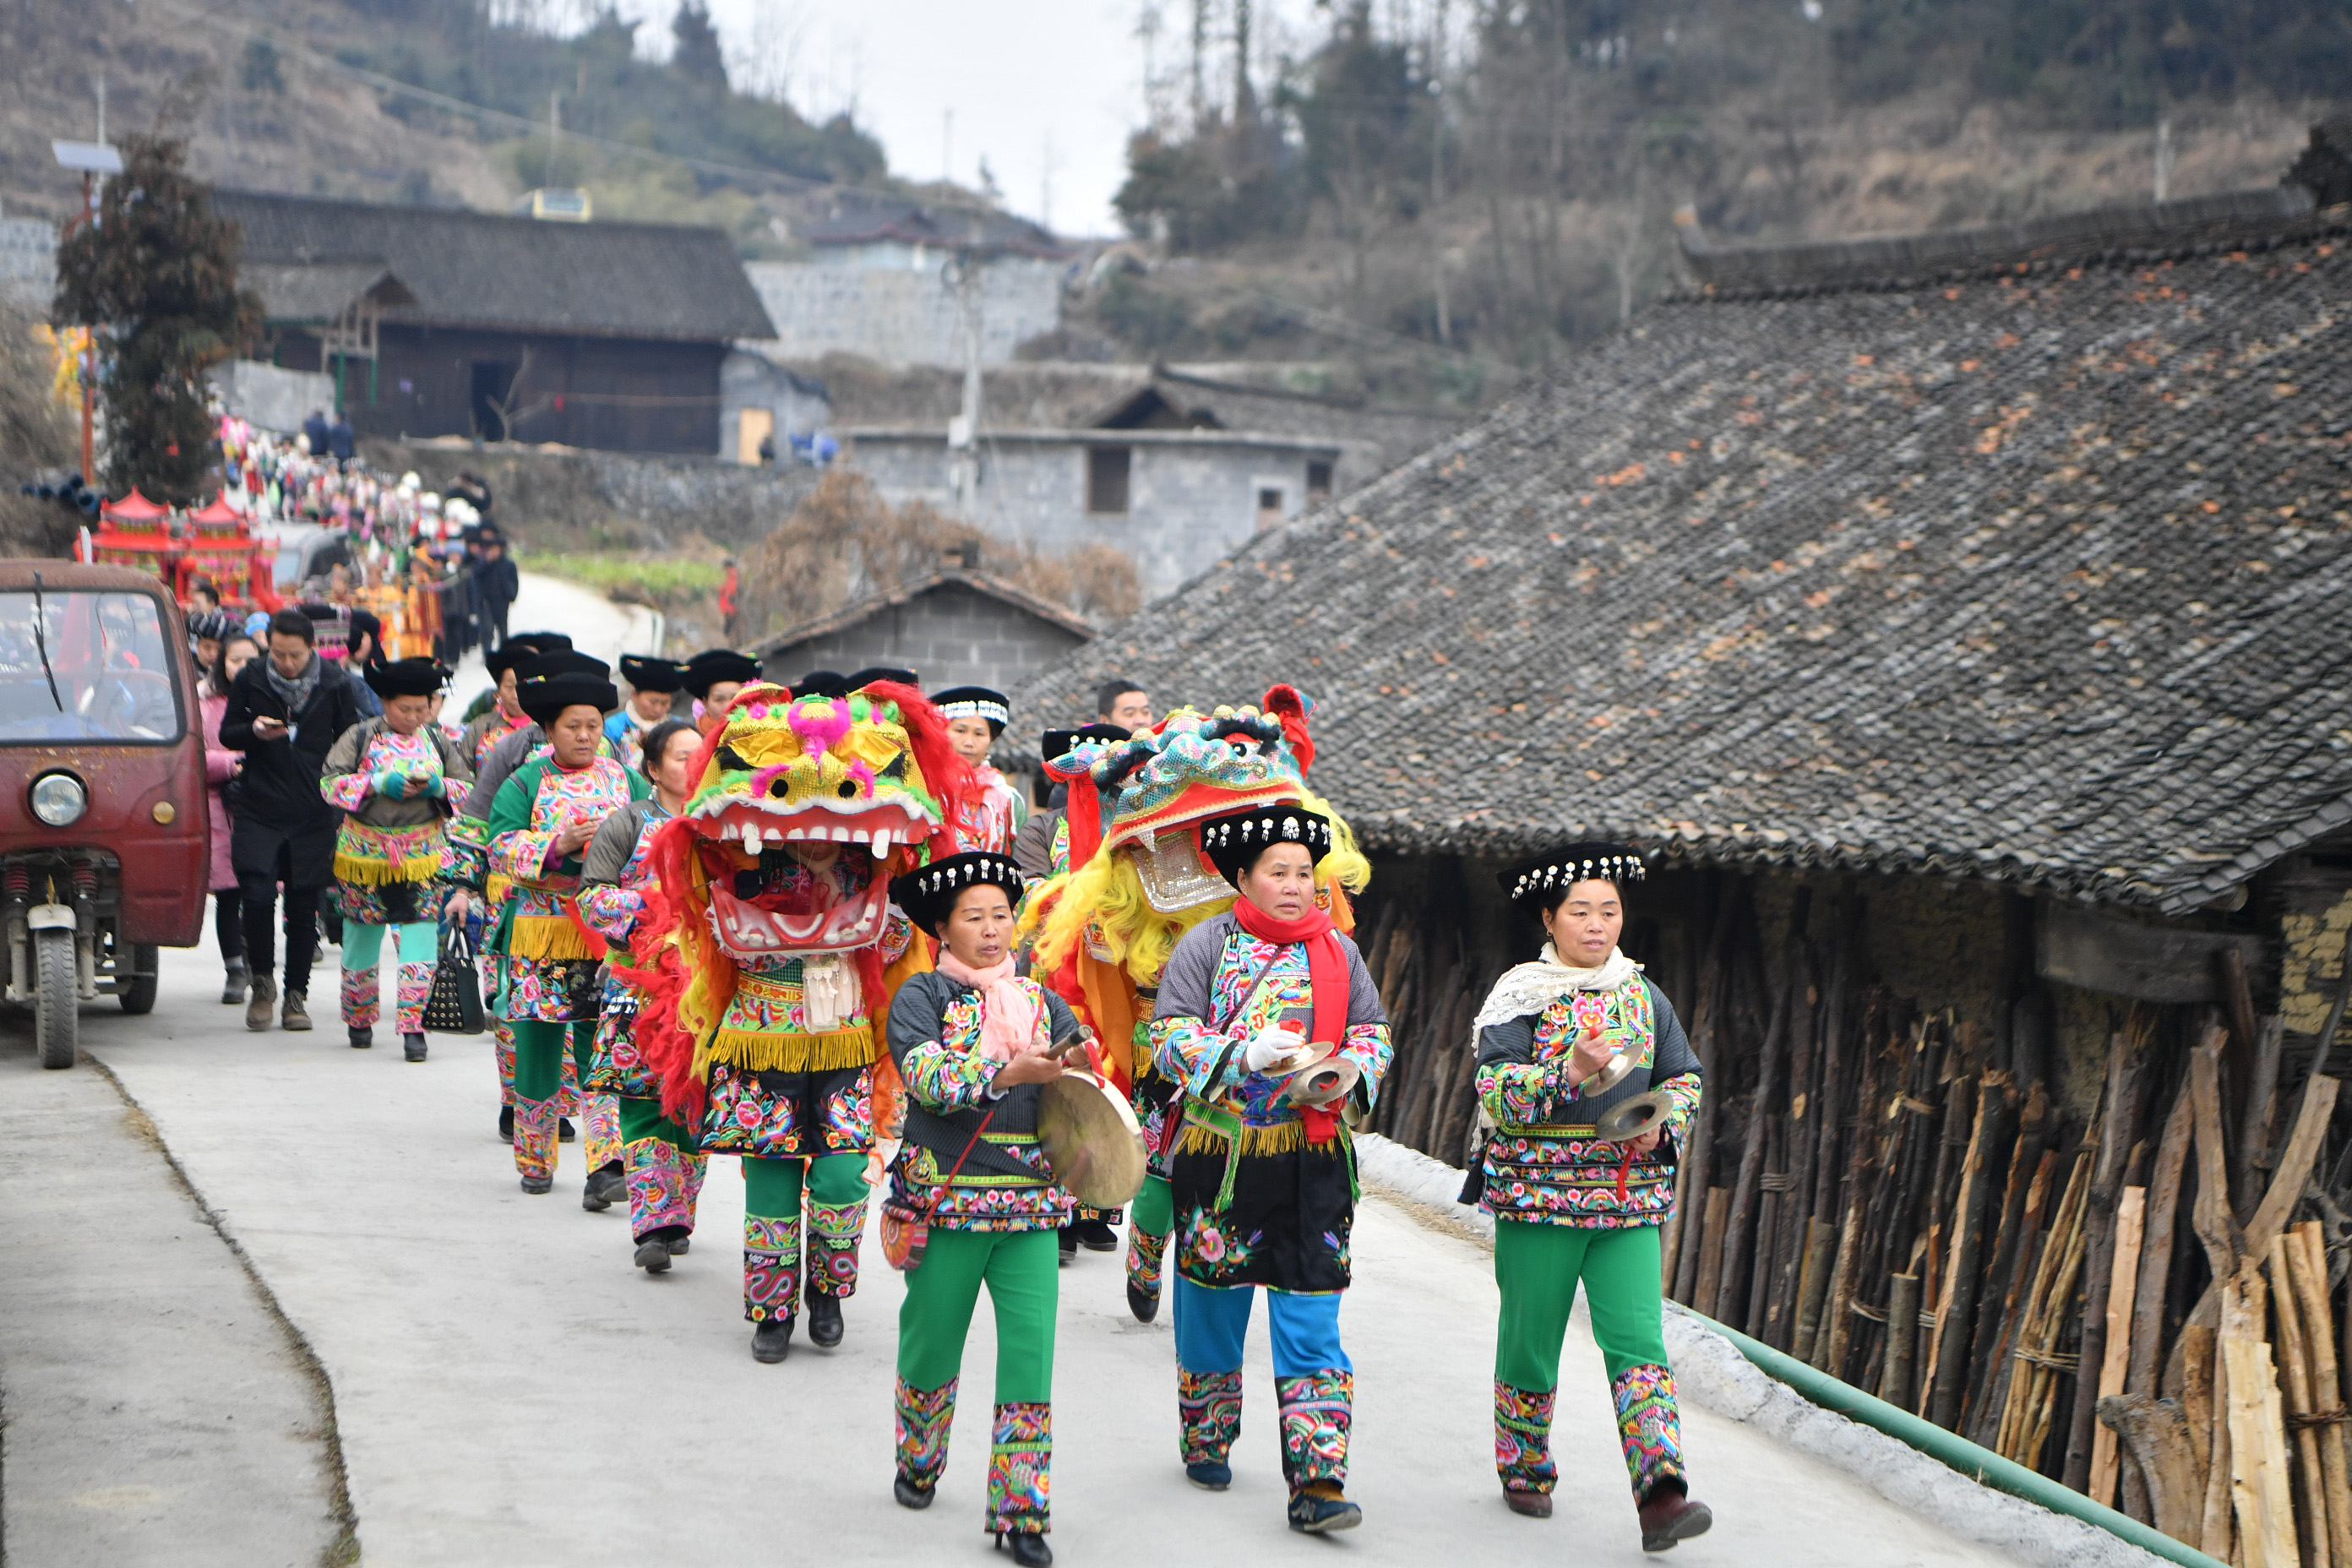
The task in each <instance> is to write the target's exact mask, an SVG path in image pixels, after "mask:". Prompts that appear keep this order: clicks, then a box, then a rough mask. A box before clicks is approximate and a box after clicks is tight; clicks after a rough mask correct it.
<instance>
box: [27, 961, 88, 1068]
mask: <svg viewBox="0 0 2352 1568" xmlns="http://www.w3.org/2000/svg"><path fill="white" fill-rule="evenodd" d="M33 984H34V986H35V991H34V1000H33V1034H34V1036H35V1037H36V1038H37V1039H38V1040H39V1041H40V1042H41V1065H42V1066H43V1067H45V1068H69V1067H71V1066H73V1065H74V1052H75V1050H76V1049H77V1048H78V1046H79V1033H80V1020H79V1018H78V1017H76V1016H75V1014H74V933H73V932H71V931H35V932H34V933H33Z"/></svg>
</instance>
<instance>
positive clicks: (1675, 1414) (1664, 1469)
mask: <svg viewBox="0 0 2352 1568" xmlns="http://www.w3.org/2000/svg"><path fill="white" fill-rule="evenodd" d="M1609 1392H1610V1394H1611V1395H1612V1397H1613V1398H1614V1399H1615V1401H1616V1405H1617V1436H1618V1438H1619V1440H1620V1441H1622V1443H1623V1444H1624V1445H1625V1469H1626V1472H1627V1474H1629V1475H1630V1476H1632V1477H1633V1500H1634V1501H1635V1502H1643V1501H1646V1500H1648V1499H1649V1496H1650V1493H1651V1492H1652V1491H1653V1490H1654V1489H1656V1488H1657V1486H1658V1483H1659V1482H1661V1481H1668V1480H1672V1481H1680V1480H1681V1479H1683V1426H1682V1415H1681V1412H1680V1410H1679V1408H1678V1407H1677V1406H1676V1405H1675V1374H1674V1371H1673V1369H1672V1368H1670V1367H1663V1366H1658V1365H1655V1364H1647V1365H1643V1366H1630V1367H1627V1368H1626V1369H1625V1370H1624V1371H1623V1372H1622V1373H1618V1374H1617V1375H1616V1376H1615V1377H1613V1378H1612V1379H1610V1380H1609Z"/></svg>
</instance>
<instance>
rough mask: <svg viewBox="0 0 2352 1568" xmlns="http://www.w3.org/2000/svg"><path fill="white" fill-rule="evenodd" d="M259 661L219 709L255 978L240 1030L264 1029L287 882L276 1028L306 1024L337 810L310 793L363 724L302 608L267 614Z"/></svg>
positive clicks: (273, 993)
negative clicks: (342, 742)
mask: <svg viewBox="0 0 2352 1568" xmlns="http://www.w3.org/2000/svg"><path fill="white" fill-rule="evenodd" d="M268 637H269V647H268V655H267V657H265V658H257V659H255V660H254V661H253V662H252V663H250V664H248V665H247V666H246V667H245V668H244V669H243V670H242V671H240V672H239V673H238V675H237V678H236V680H234V681H232V682H231V683H230V685H229V689H228V706H227V707H226V708H225V709H223V710H222V711H221V726H220V737H221V744H222V745H223V746H224V747H226V748H227V749H228V750H230V751H237V752H244V753H245V766H244V768H243V770H242V771H241V772H240V773H238V775H237V779H236V788H235V791H234V798H233V799H232V800H231V801H230V802H229V805H230V809H231V812H232V814H233V816H234V819H235V820H234V825H233V826H232V827H231V829H230V833H231V837H230V840H229V863H230V864H231V865H232V866H233V867H234V868H236V881H237V888H238V890H239V892H240V893H241V895H242V896H243V900H244V903H245V961H246V967H247V970H248V971H249V972H250V974H251V978H252V982H253V994H252V997H251V999H250V1000H249V1001H248V1002H247V1004H246V1009H245V1026H246V1027H247V1028H248V1029H267V1028H268V1027H269V1018H270V1014H271V1011H272V1010H273V1008H276V1007H277V1006H278V1003H279V992H278V981H277V979H276V977H275V976H274V975H273V974H272V973H271V971H272V969H273V968H274V967H275V966H276V962H277V951H276V947H275V943H274V942H273V939H272V933H271V931H270V917H271V916H272V915H273V914H274V913H275V912H276V907H277V903H278V885H279V884H280V883H283V884H284V885H285V888H286V922H285V929H286V974H285V981H286V984H285V992H284V1005H283V1011H282V1013H281V1015H280V1017H279V1024H280V1026H281V1027H284V1028H288V1029H296V1030H300V1029H308V1028H310V1010H309V997H310V959H311V956H312V954H313V953H315V952H317V951H318V945H319V894H320V890H321V889H324V888H325V887H326V885H327V883H328V882H329V881H330V880H331V879H332V878H333V876H334V871H335V833H336V829H337V828H338V827H339V826H341V813H340V812H338V811H337V810H336V809H335V808H334V807H333V806H331V805H328V804H327V802H326V800H325V799H324V798H323V797H322V796H321V795H320V793H319V776H320V773H323V772H324V771H325V764H326V760H327V751H328V748H330V747H331V746H332V745H333V744H334V743H335V741H336V738H337V737H338V736H340V735H341V734H342V732H343V731H346V730H348V729H350V728H351V727H352V725H354V724H356V723H358V722H359V721H360V710H359V704H358V703H357V702H356V701H355V700H353V699H352V686H351V682H350V681H348V680H346V679H343V678H342V674H341V671H340V670H335V669H331V668H329V667H328V665H327V663H326V661H325V660H324V659H322V658H320V657H319V650H318V646H317V645H318V632H317V629H316V628H315V627H313V626H311V624H310V616H306V615H304V614H303V613H302V612H301V611H299V610H291V609H289V610H280V611H278V613H277V614H276V615H274V616H270V617H269V626H268Z"/></svg>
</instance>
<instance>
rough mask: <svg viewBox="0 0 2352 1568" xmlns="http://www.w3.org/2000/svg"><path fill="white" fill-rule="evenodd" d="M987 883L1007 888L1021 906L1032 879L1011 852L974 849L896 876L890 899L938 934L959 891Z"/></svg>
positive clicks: (1008, 895) (1008, 897)
mask: <svg viewBox="0 0 2352 1568" xmlns="http://www.w3.org/2000/svg"><path fill="white" fill-rule="evenodd" d="M984 883H992V884H994V885H995V886H997V887H1000V888H1002V889H1004V897H1005V899H1006V900H1008V901H1009V902H1010V903H1011V904H1012V905H1013V907H1014V908H1015V909H1018V908H1020V906H1021V895H1022V893H1023V892H1024V890H1026V889H1027V888H1028V886H1029V879H1028V877H1027V876H1026V875H1025V874H1024V872H1023V871H1022V869H1021V867H1020V864H1019V863H1018V862H1017V861H1015V860H1014V859H1013V858H1012V857H1011V856H1010V855H996V854H992V853H990V852H989V851H987V850H985V849H973V850H970V851H967V852H966V853H964V854H961V855H950V856H949V857H948V858H946V859H944V860H934V861H932V862H931V863H930V864H929V865H928V866H923V867H919V868H916V869H915V870H912V871H908V872H906V873H904V874H902V875H900V876H898V877H896V878H894V879H892V880H891V883H890V899H891V901H892V902H893V903H895V904H897V905H898V907H899V908H900V909H902V910H905V911H906V912H907V918H908V920H910V921H914V922H915V924H916V925H918V926H919V927H921V928H922V929H923V930H924V931H929V932H930V933H931V934H932V935H934V936H936V935H938V934H939V929H940V926H941V925H943V924H945V923H946V922H947V918H948V916H949V915H950V914H952V913H953V912H954V911H955V901H956V895H957V894H959V893H961V892H962V891H963V890H964V889H966V888H977V887H980V886H982V884H984Z"/></svg>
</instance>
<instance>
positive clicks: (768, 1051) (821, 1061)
mask: <svg viewBox="0 0 2352 1568" xmlns="http://www.w3.org/2000/svg"><path fill="white" fill-rule="evenodd" d="M873 1059H874V1031H873V1030H871V1029H870V1028H866V1027H863V1026H860V1027H858V1028H855V1029H835V1030H834V1031H833V1032H832V1033H830V1034H824V1035H785V1034H753V1033H751V1031H749V1030H745V1029H719V1030H717V1031H715V1032H714V1033H713V1034H712V1035H711V1037H710V1039H709V1043H708V1044H706V1045H704V1046H703V1047H701V1048H699V1049H698V1050H697V1051H696V1052H695V1053H694V1072H695V1076H696V1077H697V1078H703V1079H707V1078H708V1077H709V1070H710V1064H711V1063H712V1062H725V1063H727V1064H728V1065H729V1066H730V1067H739V1068H746V1069H747V1070H749V1071H751V1072H841V1071H844V1070H845V1069H846V1068H862V1067H865V1066H866V1064H868V1063H869V1062H871V1061H873Z"/></svg>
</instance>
